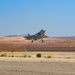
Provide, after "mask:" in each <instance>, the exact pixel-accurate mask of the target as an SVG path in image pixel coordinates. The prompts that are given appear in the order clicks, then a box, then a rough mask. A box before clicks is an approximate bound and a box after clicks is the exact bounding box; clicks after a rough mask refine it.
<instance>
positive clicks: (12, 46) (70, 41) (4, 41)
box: [0, 36, 75, 52]
mask: <svg viewBox="0 0 75 75" xmlns="http://www.w3.org/2000/svg"><path fill="white" fill-rule="evenodd" d="M1 50H2V51H7V50H8V51H14V50H15V51H28V52H30V51H31V52H32V51H34V52H35V51H36V52H37V51H42V52H43V51H47V52H57V51H58V52H63V51H64V52H68V51H69V52H74V51H75V38H44V43H42V42H41V40H37V41H34V42H33V43H31V40H26V39H25V38H23V37H19V36H16V37H0V51H1Z"/></svg>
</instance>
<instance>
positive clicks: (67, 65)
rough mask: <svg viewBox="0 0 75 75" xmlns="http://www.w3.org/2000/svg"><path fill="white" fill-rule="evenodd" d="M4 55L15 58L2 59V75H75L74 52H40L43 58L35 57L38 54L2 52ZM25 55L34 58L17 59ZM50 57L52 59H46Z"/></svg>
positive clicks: (0, 62) (0, 73) (0, 61)
mask: <svg viewBox="0 0 75 75" xmlns="http://www.w3.org/2000/svg"><path fill="white" fill-rule="evenodd" d="M3 53H6V54H7V55H12V54H13V55H14V56H15V57H0V75H56V74H57V75H75V53H74V52H66V53H65V52H40V53H41V54H42V55H43V56H42V57H41V58H37V57H35V56H36V54H37V53H38V52H0V54H3ZM23 54H26V55H30V54H31V56H32V57H31V58H28V57H26V58H23V57H22V58H20V57H16V55H17V56H18V55H23ZM48 55H51V56H52V57H51V58H45V57H44V56H48ZM68 57H69V58H68Z"/></svg>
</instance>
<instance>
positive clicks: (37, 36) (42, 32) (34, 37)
mask: <svg viewBox="0 0 75 75" xmlns="http://www.w3.org/2000/svg"><path fill="white" fill-rule="evenodd" d="M44 37H46V36H45V30H43V29H41V30H40V31H39V32H38V33H36V34H34V35H30V34H28V35H27V36H24V38H26V39H28V40H31V42H32V43H33V41H34V40H38V39H41V41H42V43H43V42H44V40H43V38H44Z"/></svg>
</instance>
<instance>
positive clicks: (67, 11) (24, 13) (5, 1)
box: [0, 0, 75, 37]
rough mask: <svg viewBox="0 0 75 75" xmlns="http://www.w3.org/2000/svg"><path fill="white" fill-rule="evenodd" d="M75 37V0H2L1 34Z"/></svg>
mask: <svg viewBox="0 0 75 75" xmlns="http://www.w3.org/2000/svg"><path fill="white" fill-rule="evenodd" d="M41 29H45V30H46V34H47V35H49V36H50V37H54V36H55V37H56V36H75V0H0V36H4V35H16V34H27V33H30V34H35V33H37V32H38V31H40V30H41Z"/></svg>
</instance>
